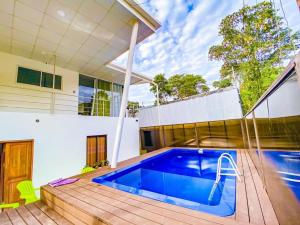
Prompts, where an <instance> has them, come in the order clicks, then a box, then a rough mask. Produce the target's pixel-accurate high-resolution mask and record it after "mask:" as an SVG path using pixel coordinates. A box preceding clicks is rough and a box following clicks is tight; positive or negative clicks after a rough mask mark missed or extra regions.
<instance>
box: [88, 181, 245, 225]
mask: <svg viewBox="0 0 300 225" xmlns="http://www.w3.org/2000/svg"><path fill="white" fill-rule="evenodd" d="M89 185H91V186H94V187H95V188H97V189H98V188H99V189H103V190H105V191H107V192H112V193H115V194H117V195H119V196H120V198H121V197H122V196H124V195H125V196H127V197H128V199H129V201H130V199H132V200H133V201H135V202H142V203H144V204H147V205H149V206H152V207H157V208H159V210H160V211H161V212H165V213H166V215H168V216H170V217H172V216H175V218H178V219H179V220H180V219H182V218H184V219H188V221H190V220H192V219H194V218H196V219H198V220H197V221H198V222H200V221H199V219H200V220H201V221H202V222H200V223H204V224H206V223H217V224H226V225H234V224H243V223H238V222H235V221H234V220H232V219H231V218H227V217H218V216H214V215H211V214H207V213H202V212H200V211H196V210H190V209H187V208H184V207H180V206H176V205H172V204H168V203H164V202H160V201H156V200H152V199H149V198H145V197H142V196H137V195H133V194H130V193H127V192H123V191H120V190H117V189H114V188H110V187H107V186H105V185H99V184H96V183H92V182H90V183H89ZM135 204H137V203H135Z"/></svg>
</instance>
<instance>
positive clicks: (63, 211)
mask: <svg viewBox="0 0 300 225" xmlns="http://www.w3.org/2000/svg"><path fill="white" fill-rule="evenodd" d="M45 196H46V194H45ZM52 200H53V201H51V200H49V199H48V198H46V197H44V198H43V202H44V203H45V204H46V205H47V206H49V207H50V208H51V209H53V210H54V211H55V212H57V213H58V214H59V215H61V216H62V217H64V218H66V219H67V220H69V221H70V222H71V223H73V224H76V225H87V223H84V222H83V221H81V220H80V219H78V218H77V217H76V216H74V215H72V211H73V210H70V208H69V207H60V204H59V200H57V198H56V197H52ZM77 215H78V216H80V215H81V213H78V214H77Z"/></svg>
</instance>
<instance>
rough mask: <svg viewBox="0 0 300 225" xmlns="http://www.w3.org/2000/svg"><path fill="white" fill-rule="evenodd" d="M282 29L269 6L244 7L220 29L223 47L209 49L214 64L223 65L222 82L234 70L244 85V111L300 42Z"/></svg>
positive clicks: (280, 21)
mask: <svg viewBox="0 0 300 225" xmlns="http://www.w3.org/2000/svg"><path fill="white" fill-rule="evenodd" d="M290 34H291V30H290V29H289V28H286V27H283V21H282V18H281V17H279V16H277V15H276V11H275V9H274V8H273V7H272V4H271V3H270V2H261V3H258V4H256V5H254V6H245V7H243V8H242V9H240V10H239V11H238V12H234V13H233V14H231V15H228V16H226V17H225V18H224V19H223V20H222V22H221V24H220V27H219V35H220V36H222V37H223V41H222V43H221V44H220V45H216V46H212V47H211V48H210V49H209V58H210V59H211V60H220V61H223V65H222V68H221V70H220V73H221V78H225V77H229V78H230V79H231V81H233V80H234V79H235V78H234V77H232V70H234V71H235V75H236V76H237V77H238V79H239V80H240V81H241V82H242V83H241V87H240V93H241V98H242V102H243V108H244V111H247V110H249V109H250V108H251V107H252V106H253V105H254V104H255V102H256V101H257V100H258V98H259V97H260V96H261V95H262V94H263V92H264V91H265V90H266V88H267V87H268V86H269V85H270V84H271V83H272V82H273V80H274V79H275V78H276V77H277V76H278V74H279V73H280V72H281V71H282V67H281V66H280V64H281V62H282V61H283V60H284V59H287V58H288V57H289V55H290V53H291V51H292V50H293V48H294V45H293V43H292V40H294V41H295V42H297V41H299V40H300V32H299V31H298V32H296V33H294V34H291V35H290Z"/></svg>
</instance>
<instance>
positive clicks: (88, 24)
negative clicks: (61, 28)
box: [71, 14, 97, 34]
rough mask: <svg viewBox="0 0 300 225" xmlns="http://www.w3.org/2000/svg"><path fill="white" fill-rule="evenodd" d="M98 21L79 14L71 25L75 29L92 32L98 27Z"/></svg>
mask: <svg viewBox="0 0 300 225" xmlns="http://www.w3.org/2000/svg"><path fill="white" fill-rule="evenodd" d="M96 26H97V23H94V22H93V21H92V20H91V19H90V18H87V17H84V16H83V15H80V14H77V15H76V16H75V18H74V20H73V22H72V23H71V27H72V28H73V29H74V30H78V31H80V32H84V33H87V34H90V33H92V32H93V31H94V29H95V28H96Z"/></svg>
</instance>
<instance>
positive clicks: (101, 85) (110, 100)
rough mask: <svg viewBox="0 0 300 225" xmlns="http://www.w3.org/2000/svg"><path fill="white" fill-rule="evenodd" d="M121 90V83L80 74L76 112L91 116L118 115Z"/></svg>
mask: <svg viewBox="0 0 300 225" xmlns="http://www.w3.org/2000/svg"><path fill="white" fill-rule="evenodd" d="M122 91H123V86H122V85H119V84H114V83H112V82H108V81H104V80H100V79H95V78H92V77H89V76H85V75H82V74H80V75H79V105H78V113H79V114H80V115H92V116H118V115H119V111H120V107H121V98H122Z"/></svg>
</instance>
